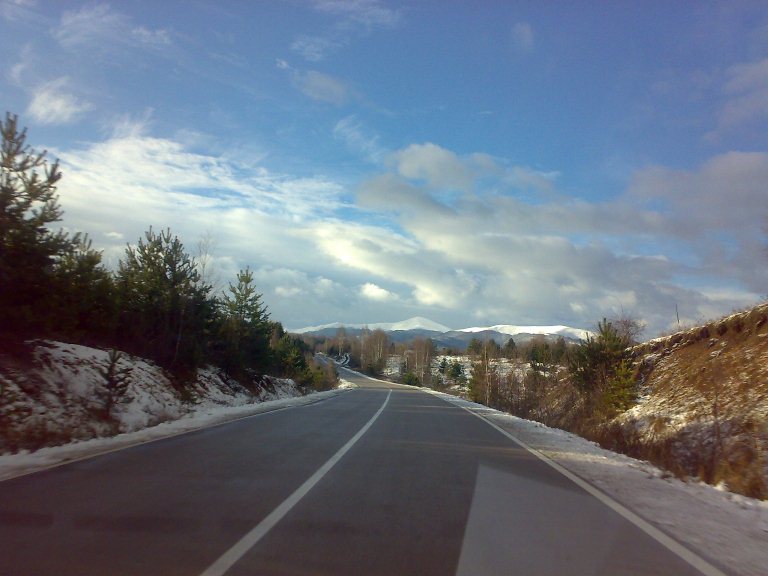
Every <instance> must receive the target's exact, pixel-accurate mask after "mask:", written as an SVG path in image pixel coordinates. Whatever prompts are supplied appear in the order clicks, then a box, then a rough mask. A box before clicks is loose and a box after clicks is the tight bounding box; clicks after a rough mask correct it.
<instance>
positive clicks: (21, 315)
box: [0, 113, 70, 337]
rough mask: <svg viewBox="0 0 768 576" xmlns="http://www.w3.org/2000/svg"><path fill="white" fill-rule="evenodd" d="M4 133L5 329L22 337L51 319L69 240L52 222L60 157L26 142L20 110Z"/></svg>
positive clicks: (1, 125)
mask: <svg viewBox="0 0 768 576" xmlns="http://www.w3.org/2000/svg"><path fill="white" fill-rule="evenodd" d="M0 135H1V136H2V145H1V146H0V330H2V331H4V332H5V333H6V336H8V335H12V336H16V337H19V336H21V337H23V336H24V335H28V334H30V333H35V332H40V331H44V330H45V327H46V326H47V325H48V324H49V322H48V315H47V312H48V311H50V305H49V303H48V302H47V301H46V299H47V298H48V297H49V296H50V292H51V291H52V290H51V288H52V276H53V271H54V266H55V264H56V260H57V258H58V257H60V256H61V255H62V254H63V253H65V252H66V250H67V249H68V247H69V245H70V240H69V239H68V238H67V236H66V234H64V233H63V232H61V231H59V232H56V233H54V232H52V231H51V230H49V229H48V228H47V226H48V225H49V224H52V223H53V222H57V221H59V220H61V215H62V211H61V208H60V207H59V204H58V196H57V194H56V183H57V182H58V181H59V179H60V178H61V172H59V164H58V161H55V162H53V164H49V163H48V160H47V159H46V152H45V151H43V152H40V153H38V152H35V151H34V150H33V149H32V148H30V147H29V146H28V145H27V144H26V139H27V131H26V129H23V130H21V131H19V128H18V117H17V116H16V115H13V114H10V113H7V114H6V116H5V121H4V122H3V121H0Z"/></svg>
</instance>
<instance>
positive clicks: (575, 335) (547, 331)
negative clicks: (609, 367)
mask: <svg viewBox="0 0 768 576" xmlns="http://www.w3.org/2000/svg"><path fill="white" fill-rule="evenodd" d="M342 327H343V328H350V329H358V330H359V329H362V328H369V329H370V330H384V331H385V332H396V331H399V330H402V331H408V330H429V331H432V332H440V333H441V334H445V333H446V332H467V333H475V332H485V331H495V332H499V333H500V334H508V335H510V336H516V335H518V334H541V335H544V336H552V335H555V336H564V337H565V338H572V339H575V340H583V339H584V338H586V337H587V336H588V335H590V334H591V333H590V332H589V331H588V330H582V329H580V328H571V327H570V326H562V325H557V326H516V325H513V324H497V325H495V326H487V327H472V328H461V329H459V330H452V329H451V328H448V327H447V326H444V325H442V324H440V323H438V322H434V321H433V320H430V319H429V318H424V317H422V316H415V317H414V318H409V319H408V320H403V321H402V322H380V323H376V324H342V323H341V322H334V323H332V324H323V325H322V326H308V327H306V328H299V329H297V330H291V332H293V333H294V334H306V333H308V332H321V331H323V330H328V329H338V328H342Z"/></svg>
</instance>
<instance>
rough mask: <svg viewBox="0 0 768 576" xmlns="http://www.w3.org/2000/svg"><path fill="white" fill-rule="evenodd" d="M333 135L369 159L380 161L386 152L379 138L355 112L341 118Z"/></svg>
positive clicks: (375, 161) (334, 128)
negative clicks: (363, 123) (366, 128)
mask: <svg viewBox="0 0 768 576" xmlns="http://www.w3.org/2000/svg"><path fill="white" fill-rule="evenodd" d="M333 136H334V137H335V138H337V139H339V140H341V141H342V142H344V143H345V144H346V145H347V146H348V147H349V148H350V149H351V150H352V151H354V152H356V153H358V154H360V155H361V156H363V157H365V158H366V159H367V160H368V161H370V162H374V163H378V162H380V161H381V159H382V158H383V157H384V155H385V154H386V151H385V150H384V149H383V148H382V147H381V146H380V145H379V138H378V137H377V136H374V135H372V134H370V133H368V132H366V130H365V128H364V127H363V125H362V124H361V122H360V121H359V120H358V118H357V116H355V115H354V114H353V115H351V116H347V117H345V118H342V119H341V120H339V121H338V122H337V123H336V125H335V126H334V127H333Z"/></svg>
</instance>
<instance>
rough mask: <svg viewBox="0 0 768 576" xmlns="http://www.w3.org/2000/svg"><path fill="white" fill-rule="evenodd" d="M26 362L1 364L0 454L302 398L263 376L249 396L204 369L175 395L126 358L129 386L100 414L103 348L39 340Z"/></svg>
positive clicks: (154, 373)
mask: <svg viewBox="0 0 768 576" xmlns="http://www.w3.org/2000/svg"><path fill="white" fill-rule="evenodd" d="M30 362H31V364H26V363H25V364H21V363H18V362H16V363H14V362H13V361H11V360H9V359H7V358H4V359H2V362H0V391H2V396H1V397H0V453H3V452H9V451H16V450H20V449H36V448H40V447H42V446H51V445H57V444H64V443H68V442H72V441H79V440H86V439H89V438H98V437H103V436H110V435H114V434H117V433H129V432H135V431H137V430H141V429H144V428H147V427H151V426H155V425H157V424H160V423H161V422H165V421H170V420H176V419H178V418H180V417H182V416H184V415H187V414H191V413H194V412H199V411H203V410H208V409H212V408H216V407H221V406H226V407H233V406H245V405H249V404H254V403H258V402H263V401H265V400H275V399H281V398H289V397H295V396H300V395H301V392H300V391H299V390H298V388H297V386H296V384H295V383H294V382H293V381H292V380H279V379H276V378H266V379H265V381H264V382H263V386H261V387H259V388H257V389H255V390H254V391H251V390H248V389H246V388H245V387H243V386H242V385H240V384H239V383H238V382H237V381H235V380H232V379H230V378H227V377H226V376H225V375H223V374H222V373H221V372H220V371H219V370H217V369H215V368H213V367H210V366H209V367H205V368H202V369H199V370H198V372H197V375H196V378H195V379H194V381H193V382H191V383H188V384H186V385H185V387H184V391H183V393H182V392H181V391H180V390H178V389H177V388H176V387H175V386H174V384H173V382H172V381H171V379H170V377H169V375H168V374H167V373H166V372H165V371H164V370H163V369H162V368H160V367H158V366H157V365H155V364H153V363H151V362H149V361H146V360H143V359H141V358H137V357H133V356H130V355H127V354H126V355H122V356H121V358H120V360H119V361H118V362H117V367H118V369H125V370H128V375H129V385H128V389H127V391H126V394H125V396H124V398H123V399H122V400H121V401H119V402H117V403H116V404H115V406H114V407H113V408H112V410H111V413H110V415H109V417H107V416H106V415H105V408H104V385H105V382H106V380H105V376H104V371H105V370H106V368H107V366H108V364H109V353H108V352H107V351H105V350H99V349H95V348H88V347H85V346H78V345H75V344H64V343H61V342H52V341H41V342H37V343H36V346H35V348H34V350H33V351H32V358H31V360H30Z"/></svg>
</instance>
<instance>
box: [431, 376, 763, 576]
mask: <svg viewBox="0 0 768 576" xmlns="http://www.w3.org/2000/svg"><path fill="white" fill-rule="evenodd" d="M425 391H428V392H430V393H432V394H434V395H436V396H439V397H441V398H443V399H445V400H447V401H448V402H451V403H453V404H455V405H458V406H462V407H465V408H467V409H469V410H471V411H472V412H474V413H477V414H479V415H482V416H483V417H484V418H486V419H488V420H489V421H491V422H493V423H494V424H496V425H497V426H499V427H501V428H503V429H504V430H506V431H508V432H509V433H511V434H512V435H513V436H515V437H516V438H518V439H520V440H522V441H523V442H524V443H525V444H527V445H528V446H530V447H531V448H533V449H535V450H538V451H539V452H541V453H543V454H544V455H545V456H547V457H549V458H550V459H552V460H553V461H555V462H557V463H558V464H560V465H561V466H563V467H565V468H567V469H568V470H569V471H571V472H572V473H574V474H576V475H577V476H579V477H581V478H582V479H584V480H586V481H587V482H589V483H590V484H592V485H593V486H595V487H597V488H598V489H599V490H600V491H602V492H603V493H605V494H607V495H608V496H610V497H611V498H613V499H614V500H616V501H618V502H620V503H621V504H623V505H624V506H625V507H627V508H629V509H630V510H632V511H634V512H635V513H637V514H638V515H640V516H641V517H643V518H644V519H645V520H647V521H649V522H651V523H652V524H654V525H655V526H656V527H657V528H659V529H661V530H662V531H664V532H666V533H667V534H669V535H670V536H672V537H674V538H675V539H676V540H678V541H680V542H682V543H684V544H685V545H686V546H687V547H688V548H690V549H692V550H694V551H695V552H697V553H698V554H700V555H701V556H702V557H704V558H709V559H711V560H712V561H714V562H715V563H717V564H720V565H722V566H723V567H724V568H725V569H726V571H727V572H731V571H732V572H734V573H736V574H743V575H749V576H752V575H754V576H765V574H767V573H768V568H766V567H768V545H767V543H768V502H766V501H761V500H755V499H752V498H747V497H744V496H739V495H736V494H733V493H729V492H725V491H723V490H721V489H718V488H716V487H713V486H709V485H707V484H704V483H690V482H689V483H685V482H682V481H680V480H678V479H676V478H674V477H672V476H670V475H669V474H668V473H667V472H665V471H663V470H660V469H659V468H656V467H655V466H653V465H651V464H649V463H648V462H643V461H640V460H635V459H634V458H630V457H628V456H624V455H622V454H617V453H615V452H611V451H609V450H605V449H603V448H601V447H600V446H598V445H597V444H595V443H593V442H589V441H587V440H585V439H583V438H580V437H579V436H576V435H574V434H571V433H569V432H565V431H563V430H558V429H555V428H549V427H547V426H545V425H543V424H540V423H538V422H531V421H529V420H523V419H521V418H517V417H515V416H511V415H509V414H505V413H503V412H499V411H497V410H492V409H490V408H487V407H486V406H483V405H480V404H475V403H474V402H469V401H467V400H462V399H460V398H457V397H455V396H451V395H449V394H443V393H440V392H435V391H430V390H426V389H425Z"/></svg>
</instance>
